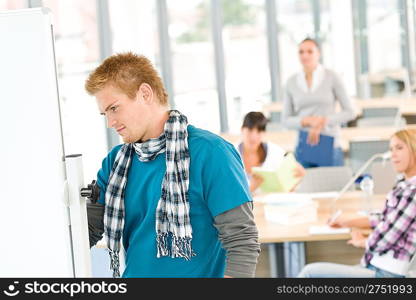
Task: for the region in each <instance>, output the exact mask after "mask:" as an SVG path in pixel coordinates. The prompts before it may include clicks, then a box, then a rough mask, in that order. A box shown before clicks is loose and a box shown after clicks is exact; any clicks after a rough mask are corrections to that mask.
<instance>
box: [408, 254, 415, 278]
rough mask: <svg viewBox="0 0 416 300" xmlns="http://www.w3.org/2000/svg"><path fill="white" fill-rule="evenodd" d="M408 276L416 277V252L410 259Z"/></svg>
mask: <svg viewBox="0 0 416 300" xmlns="http://www.w3.org/2000/svg"><path fill="white" fill-rule="evenodd" d="M406 277H411V278H416V255H415V254H414V255H413V257H412V259H411V260H410V264H409V267H408V269H407V274H406Z"/></svg>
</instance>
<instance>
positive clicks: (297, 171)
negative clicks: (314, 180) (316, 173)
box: [293, 164, 306, 178]
mask: <svg viewBox="0 0 416 300" xmlns="http://www.w3.org/2000/svg"><path fill="white" fill-rule="evenodd" d="M305 174H306V170H305V168H304V167H302V165H301V164H297V166H296V168H295V169H294V170H293V176H295V177H296V178H302V177H303V176H305Z"/></svg>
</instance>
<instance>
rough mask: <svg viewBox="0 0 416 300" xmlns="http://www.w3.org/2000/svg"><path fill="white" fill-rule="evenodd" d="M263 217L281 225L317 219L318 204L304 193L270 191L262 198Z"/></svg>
mask: <svg viewBox="0 0 416 300" xmlns="http://www.w3.org/2000/svg"><path fill="white" fill-rule="evenodd" d="M262 202H264V217H265V219H266V220H267V221H269V222H273V223H279V224H282V225H294V224H302V223H310V222H315V221H317V220H318V204H317V203H316V202H315V201H313V200H312V199H311V197H309V196H308V195H306V194H297V193H272V194H268V195H267V196H265V197H263V198H262Z"/></svg>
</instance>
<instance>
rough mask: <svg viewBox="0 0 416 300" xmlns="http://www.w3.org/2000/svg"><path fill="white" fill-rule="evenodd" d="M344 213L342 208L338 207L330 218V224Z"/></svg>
mask: <svg viewBox="0 0 416 300" xmlns="http://www.w3.org/2000/svg"><path fill="white" fill-rule="evenodd" d="M341 214H342V210H340V209H338V210H337V211H336V212H335V213H334V214H333V215H332V216H331V217H330V218H329V220H328V224H331V223H333V222H335V220H336V219H337V218H338V217H339V216H340V215H341Z"/></svg>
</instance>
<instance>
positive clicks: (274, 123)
mask: <svg viewBox="0 0 416 300" xmlns="http://www.w3.org/2000/svg"><path fill="white" fill-rule="evenodd" d="M281 115H282V113H281V112H280V111H272V112H270V116H269V123H268V124H267V131H279V130H282V129H283V128H284V126H283V124H282V122H281Z"/></svg>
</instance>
